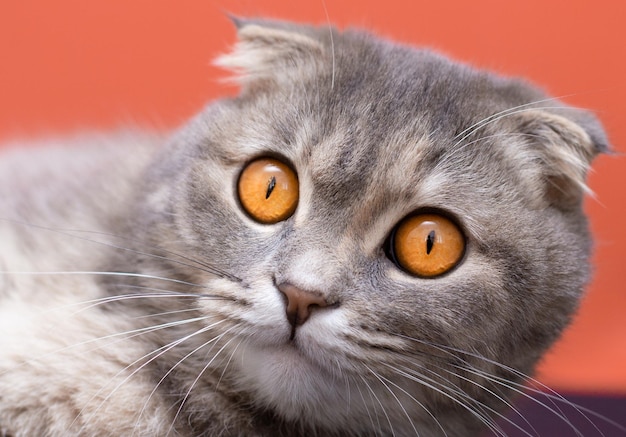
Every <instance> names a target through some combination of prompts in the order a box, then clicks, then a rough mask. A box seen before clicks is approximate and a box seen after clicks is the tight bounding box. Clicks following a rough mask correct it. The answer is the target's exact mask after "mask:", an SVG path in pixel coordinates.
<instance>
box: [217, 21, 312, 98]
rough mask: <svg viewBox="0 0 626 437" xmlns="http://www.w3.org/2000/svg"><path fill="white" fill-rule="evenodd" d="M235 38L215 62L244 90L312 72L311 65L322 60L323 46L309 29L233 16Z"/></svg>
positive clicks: (301, 76)
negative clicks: (231, 75) (228, 50)
mask: <svg viewBox="0 0 626 437" xmlns="http://www.w3.org/2000/svg"><path fill="white" fill-rule="evenodd" d="M233 22H234V23H235V25H236V26H237V37H238V41H237V43H236V44H235V46H234V48H233V50H232V51H231V52H230V53H227V54H225V55H222V56H220V57H218V58H217V59H216V60H215V62H214V63H215V65H217V66H220V67H223V68H225V69H227V70H230V71H232V72H233V73H234V74H235V76H234V78H233V79H234V80H235V81H237V82H239V83H241V85H243V87H244V90H245V89H246V88H248V87H252V86H268V85H272V84H280V83H284V81H285V80H289V79H291V80H293V79H295V80H298V78H300V79H302V78H303V77H307V76H308V75H311V72H312V71H314V69H312V68H311V67H313V66H314V65H315V63H316V62H318V61H319V60H320V59H323V57H322V56H320V55H322V54H323V53H324V46H323V45H322V43H321V42H320V41H318V40H316V39H315V38H314V37H313V36H312V32H299V31H298V30H297V27H296V26H293V25H287V24H283V23H272V22H263V21H252V20H250V21H249V20H240V19H233Z"/></svg>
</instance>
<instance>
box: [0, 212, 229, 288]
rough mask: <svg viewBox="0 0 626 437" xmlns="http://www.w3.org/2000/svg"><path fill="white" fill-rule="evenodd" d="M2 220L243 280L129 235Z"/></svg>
mask: <svg viewBox="0 0 626 437" xmlns="http://www.w3.org/2000/svg"><path fill="white" fill-rule="evenodd" d="M0 220H3V221H8V222H11V223H14V224H18V225H22V226H27V227H31V228H35V229H39V230H44V231H48V232H54V233H57V234H60V235H65V236H68V237H72V238H75V239H77V240H81V241H86V242H89V243H94V244H99V245H103V246H106V247H111V248H114V249H119V250H123V251H126V252H131V253H136V254H138V255H143V256H147V257H150V258H154V259H161V260H166V261H170V262H173V263H176V264H178V265H182V266H186V267H190V268H193V269H198V270H200V271H204V272H206V273H211V274H214V275H216V276H219V277H227V278H229V279H231V280H234V281H237V282H241V279H240V278H238V277H236V276H234V275H232V274H230V273H227V272H224V271H221V270H219V269H216V268H215V267H213V266H211V265H208V264H206V263H203V262H201V261H198V260H196V259H193V258H190V257H188V256H186V255H182V254H180V253H176V252H173V251H170V250H167V249H164V248H161V247H156V246H150V245H146V243H145V242H142V241H138V240H135V239H132V238H128V237H124V236H121V235H116V234H111V233H107V232H102V231H89V230H80V229H60V228H51V227H48V226H41V225H36V224H33V223H28V222H24V221H20V220H13V219H8V218H1V217H0ZM76 233H89V234H93V235H101V236H105V237H110V238H115V239H121V240H124V241H132V242H135V243H139V244H142V245H143V246H146V247H148V248H149V249H156V250H160V251H161V252H163V253H167V254H169V255H174V256H177V257H179V258H181V259H184V260H185V261H188V262H183V261H180V260H176V259H172V258H168V257H165V256H162V255H157V254H155V253H149V252H144V251H140V250H136V249H132V248H130V247H124V246H118V245H116V244H112V243H108V242H105V241H98V240H94V239H91V238H86V237H81V236H79V235H76ZM189 263H193V264H189Z"/></svg>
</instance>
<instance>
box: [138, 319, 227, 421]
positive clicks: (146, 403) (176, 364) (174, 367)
mask: <svg viewBox="0 0 626 437" xmlns="http://www.w3.org/2000/svg"><path fill="white" fill-rule="evenodd" d="M215 325H216V324H213V325H212V326H215ZM233 328H234V327H232V328H229V329H228V330H227V331H225V332H224V333H222V334H220V335H217V336H215V337H213V338H211V339H210V340H208V341H206V342H204V343H202V344H201V345H200V346H198V347H197V348H195V349H193V350H192V351H191V352H189V353H187V354H186V355H185V356H184V357H182V358H181V359H180V360H178V361H177V362H176V363H175V364H174V365H173V366H172V367H170V369H169V370H168V371H167V372H166V373H165V374H164V375H163V376H162V377H161V379H159V381H158V382H157V383H156V384H155V386H154V388H153V389H152V391H151V392H150V395H149V396H148V398H147V399H146V401H145V402H144V404H143V407H142V408H141V411H140V412H139V415H138V416H137V422H139V419H140V418H141V416H142V415H143V413H144V411H145V409H146V407H147V406H148V403H149V402H150V399H152V396H154V394H155V393H156V391H157V390H158V388H159V387H160V386H161V384H162V383H163V381H165V379H166V378H167V377H168V376H169V375H170V374H171V373H172V372H173V371H174V370H175V369H176V368H177V367H178V366H179V365H180V364H182V363H183V361H185V360H186V359H187V358H189V357H190V356H192V355H193V354H195V353H196V352H198V351H199V350H200V349H203V348H204V347H206V346H208V345H209V344H211V343H215V342H217V341H219V340H220V339H221V338H222V337H223V336H224V334H225V333H226V332H229V331H230V330H232V329H233Z"/></svg>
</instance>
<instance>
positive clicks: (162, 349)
mask: <svg viewBox="0 0 626 437" xmlns="http://www.w3.org/2000/svg"><path fill="white" fill-rule="evenodd" d="M222 322H223V320H220V321H218V322H215V323H213V324H211V325H208V326H204V327H202V328H201V329H198V330H196V331H195V332H192V333H191V334H188V335H186V336H184V337H182V338H179V339H178V340H175V341H173V342H171V343H169V344H166V345H164V346H161V347H160V348H158V349H156V350H154V351H152V352H149V353H147V354H145V355H143V356H142V357H140V358H138V359H136V360H135V361H133V362H132V363H130V364H128V365H127V366H126V367H124V368H123V369H121V370H120V371H119V372H117V373H116V374H115V375H114V376H113V378H111V379H114V378H116V377H118V376H120V375H121V374H122V373H123V372H125V371H126V370H128V369H130V368H131V367H133V366H135V365H136V364H137V363H139V362H140V361H142V360H144V359H145V358H147V357H149V356H150V355H153V356H152V357H151V358H150V359H149V360H147V361H146V362H144V363H142V364H141V365H140V366H139V367H137V368H136V369H135V370H133V371H132V372H131V373H130V374H129V375H128V376H126V377H125V378H124V379H123V380H122V381H121V382H119V383H118V384H117V385H116V386H115V387H114V388H113V390H111V391H110V392H109V394H108V395H107V396H106V397H105V398H104V399H103V400H102V401H101V402H100V404H99V405H98V407H97V408H96V409H95V411H94V412H93V413H91V416H90V417H92V416H93V415H95V414H96V413H97V412H98V411H99V410H100V409H101V408H102V407H103V406H104V404H105V403H106V402H107V401H108V400H109V399H110V398H111V396H113V394H114V393H115V392H117V390H118V389H119V388H120V387H122V385H124V384H125V383H126V382H128V380H129V379H130V378H132V377H133V376H134V375H135V374H137V372H139V371H141V370H142V369H143V368H144V367H145V366H147V365H148V364H150V363H151V362H153V361H154V360H155V359H157V358H159V357H161V356H162V355H163V354H165V353H167V352H168V351H170V350H171V349H173V348H174V347H176V346H178V345H179V344H181V343H183V342H184V341H186V340H188V339H190V338H192V337H194V336H196V335H199V334H202V333H204V332H206V331H208V330H210V329H212V328H213V327H214V326H216V325H218V324H220V323H222ZM105 387H106V385H105V386H103V387H101V388H100V389H99V390H98V391H97V392H96V393H95V394H94V395H93V396H92V397H91V400H93V399H94V398H95V397H96V396H98V395H99V394H100V393H101V392H102V390H104V388H105ZM88 403H89V402H87V403H86V404H85V407H83V409H82V410H81V411H80V412H79V413H78V415H77V416H76V418H75V419H74V422H75V421H76V420H77V419H78V418H79V417H80V416H81V415H82V413H83V411H84V409H85V408H86V405H87V404H88ZM74 422H72V423H74ZM88 422H89V418H88V419H87V420H86V423H88ZM84 427H85V425H83V426H82V427H81V428H80V430H79V434H80V433H81V432H82V430H83V428H84Z"/></svg>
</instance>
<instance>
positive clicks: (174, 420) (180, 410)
mask: <svg viewBox="0 0 626 437" xmlns="http://www.w3.org/2000/svg"><path fill="white" fill-rule="evenodd" d="M233 328H235V326H233V327H231V328H229V329H228V330H226V331H224V332H223V333H222V334H220V335H219V337H218V340H219V339H221V338H222V337H223V336H224V335H226V334H227V333H228V332H229V331H231V330H232V329H233ZM234 339H235V337H233V338H231V339H230V340H228V341H227V342H226V343H225V344H224V345H223V346H222V347H221V348H220V350H218V351H217V352H216V353H215V355H213V358H211V359H210V360H209V361H208V362H207V363H206V365H205V366H204V367H203V368H202V370H201V371H200V373H198V376H197V377H196V379H194V380H193V382H192V383H191V386H190V387H189V390H187V393H186V394H185V397H184V398H183V399H182V401H181V402H180V406H179V407H178V411H176V414H175V415H174V419H172V424H171V425H170V427H169V429H168V431H167V433H166V435H169V434H170V432H172V429H173V428H174V424H175V422H176V420H177V419H178V416H179V415H180V413H181V412H182V410H183V407H184V406H185V402H186V401H187V399H188V398H189V395H190V394H191V391H192V390H193V388H194V387H195V386H196V384H197V383H198V381H199V380H200V378H201V377H202V375H203V374H204V372H206V370H207V369H208V368H209V366H210V365H211V364H212V363H213V361H215V359H216V358H217V357H218V355H219V354H220V353H221V352H222V351H223V350H224V349H225V348H226V347H227V346H228V345H229V344H230V342H232V341H233V340H234Z"/></svg>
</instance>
